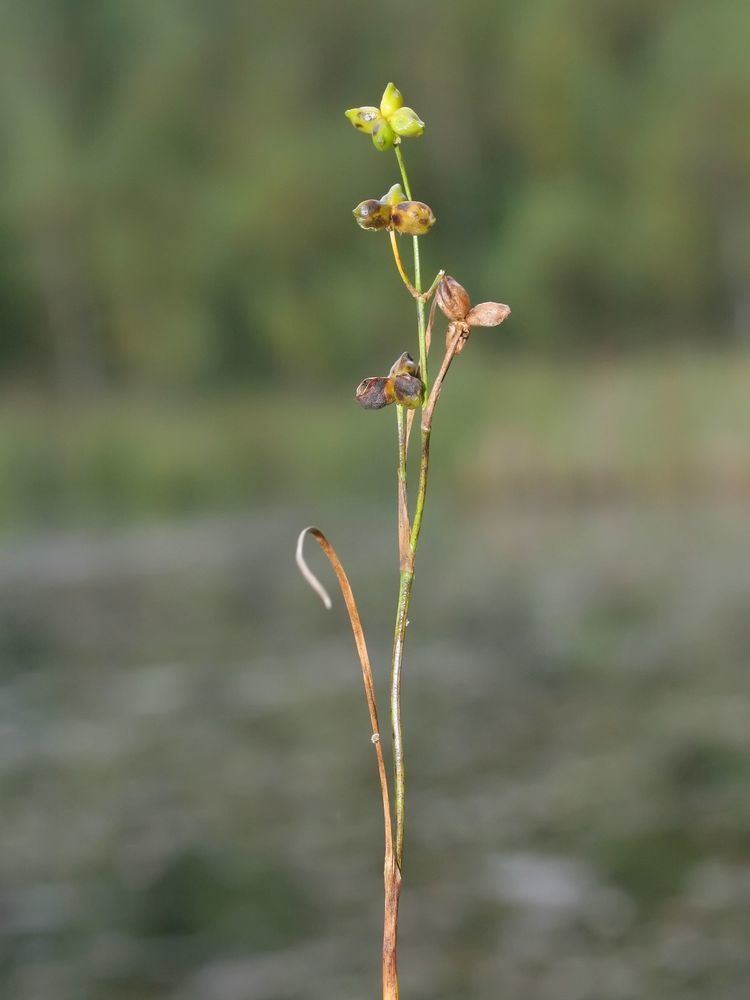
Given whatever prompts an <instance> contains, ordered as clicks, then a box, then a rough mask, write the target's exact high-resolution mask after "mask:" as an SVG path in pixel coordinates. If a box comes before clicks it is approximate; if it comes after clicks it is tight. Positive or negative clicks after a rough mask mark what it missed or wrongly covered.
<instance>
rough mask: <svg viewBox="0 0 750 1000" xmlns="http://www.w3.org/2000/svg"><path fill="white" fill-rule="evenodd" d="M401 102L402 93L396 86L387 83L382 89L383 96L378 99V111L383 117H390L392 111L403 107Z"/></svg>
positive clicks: (402, 98) (402, 100)
mask: <svg viewBox="0 0 750 1000" xmlns="http://www.w3.org/2000/svg"><path fill="white" fill-rule="evenodd" d="M403 104H404V95H403V94H402V93H401V91H400V90H399V89H398V87H396V86H395V85H394V84H392V83H389V84H388V86H387V87H386V88H385V90H384V91H383V96H382V98H381V100H380V113H381V114H382V115H383V116H384V117H385V118H390V116H391V115H392V114H393V112H394V111H398V109H399V108H401V107H403Z"/></svg>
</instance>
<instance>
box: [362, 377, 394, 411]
mask: <svg viewBox="0 0 750 1000" xmlns="http://www.w3.org/2000/svg"><path fill="white" fill-rule="evenodd" d="M354 398H355V399H356V400H357V402H358V403H359V405H360V406H361V407H362V409H363V410H382V409H383V407H384V406H388V404H389V403H392V402H393V401H394V399H395V398H396V397H395V393H394V388H393V380H392V379H390V378H386V377H385V376H383V375H376V376H374V377H373V378H366V379H363V380H362V381H361V382H360V383H359V385H358V386H357V389H356V391H355V393H354Z"/></svg>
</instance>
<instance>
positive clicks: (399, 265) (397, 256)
mask: <svg viewBox="0 0 750 1000" xmlns="http://www.w3.org/2000/svg"><path fill="white" fill-rule="evenodd" d="M388 235H389V236H390V238H391V249H392V250H393V259H394V260H395V262H396V270H397V271H398V273H399V274H400V275H401V280H402V281H403V283H404V285H405V286H406V290H407V292H408V293H409V294H410V295H411V296H412V297H413V298H415V299H422V301H423V302H429V300H430V297H431V296H432V293H433V292H434V291H436V290H437V286H438V285H439V284H440V282H441V281H442V278H443V275H444V274H445V271H438V273H437V274H436V275H435V278H434V280H433V282H432V284H431V285H430V287H429V288H428V289H427V291H426V292H418V291H417V290H416V288H415V287H414V285H412V283H411V282H410V281H409V278H408V276H407V274H406V271H405V270H404V263H403V261H402V260H401V251H400V250H399V248H398V238H397V237H396V233H395V231H394V230H393V229H390V230H389V231H388ZM414 239H416V236H415V237H414ZM427 351H429V347H428V348H427ZM425 353H427V352H425Z"/></svg>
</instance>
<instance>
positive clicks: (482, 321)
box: [466, 302, 510, 326]
mask: <svg viewBox="0 0 750 1000" xmlns="http://www.w3.org/2000/svg"><path fill="white" fill-rule="evenodd" d="M509 316H510V306H506V305H504V304H503V303H502V302H480V303H479V304H478V305H476V306H474V308H473V309H472V310H470V312H469V314H468V316H467V317H466V322H467V323H468V324H469V326H499V325H500V324H501V323H502V322H503V320H505V319H507V318H508V317H509Z"/></svg>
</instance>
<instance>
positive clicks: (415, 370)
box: [388, 351, 419, 375]
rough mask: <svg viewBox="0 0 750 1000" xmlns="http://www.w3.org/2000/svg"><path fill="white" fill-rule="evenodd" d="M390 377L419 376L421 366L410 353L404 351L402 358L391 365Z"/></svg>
mask: <svg viewBox="0 0 750 1000" xmlns="http://www.w3.org/2000/svg"><path fill="white" fill-rule="evenodd" d="M388 374H389V375H418V374H419V365H418V364H417V362H416V361H415V360H414V358H413V357H412V356H411V354H409V352H408V351H404V353H403V354H402V355H401V357H400V358H399V359H398V360H397V361H394V362H393V364H392V365H391V370H390V371H389V372H388Z"/></svg>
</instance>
